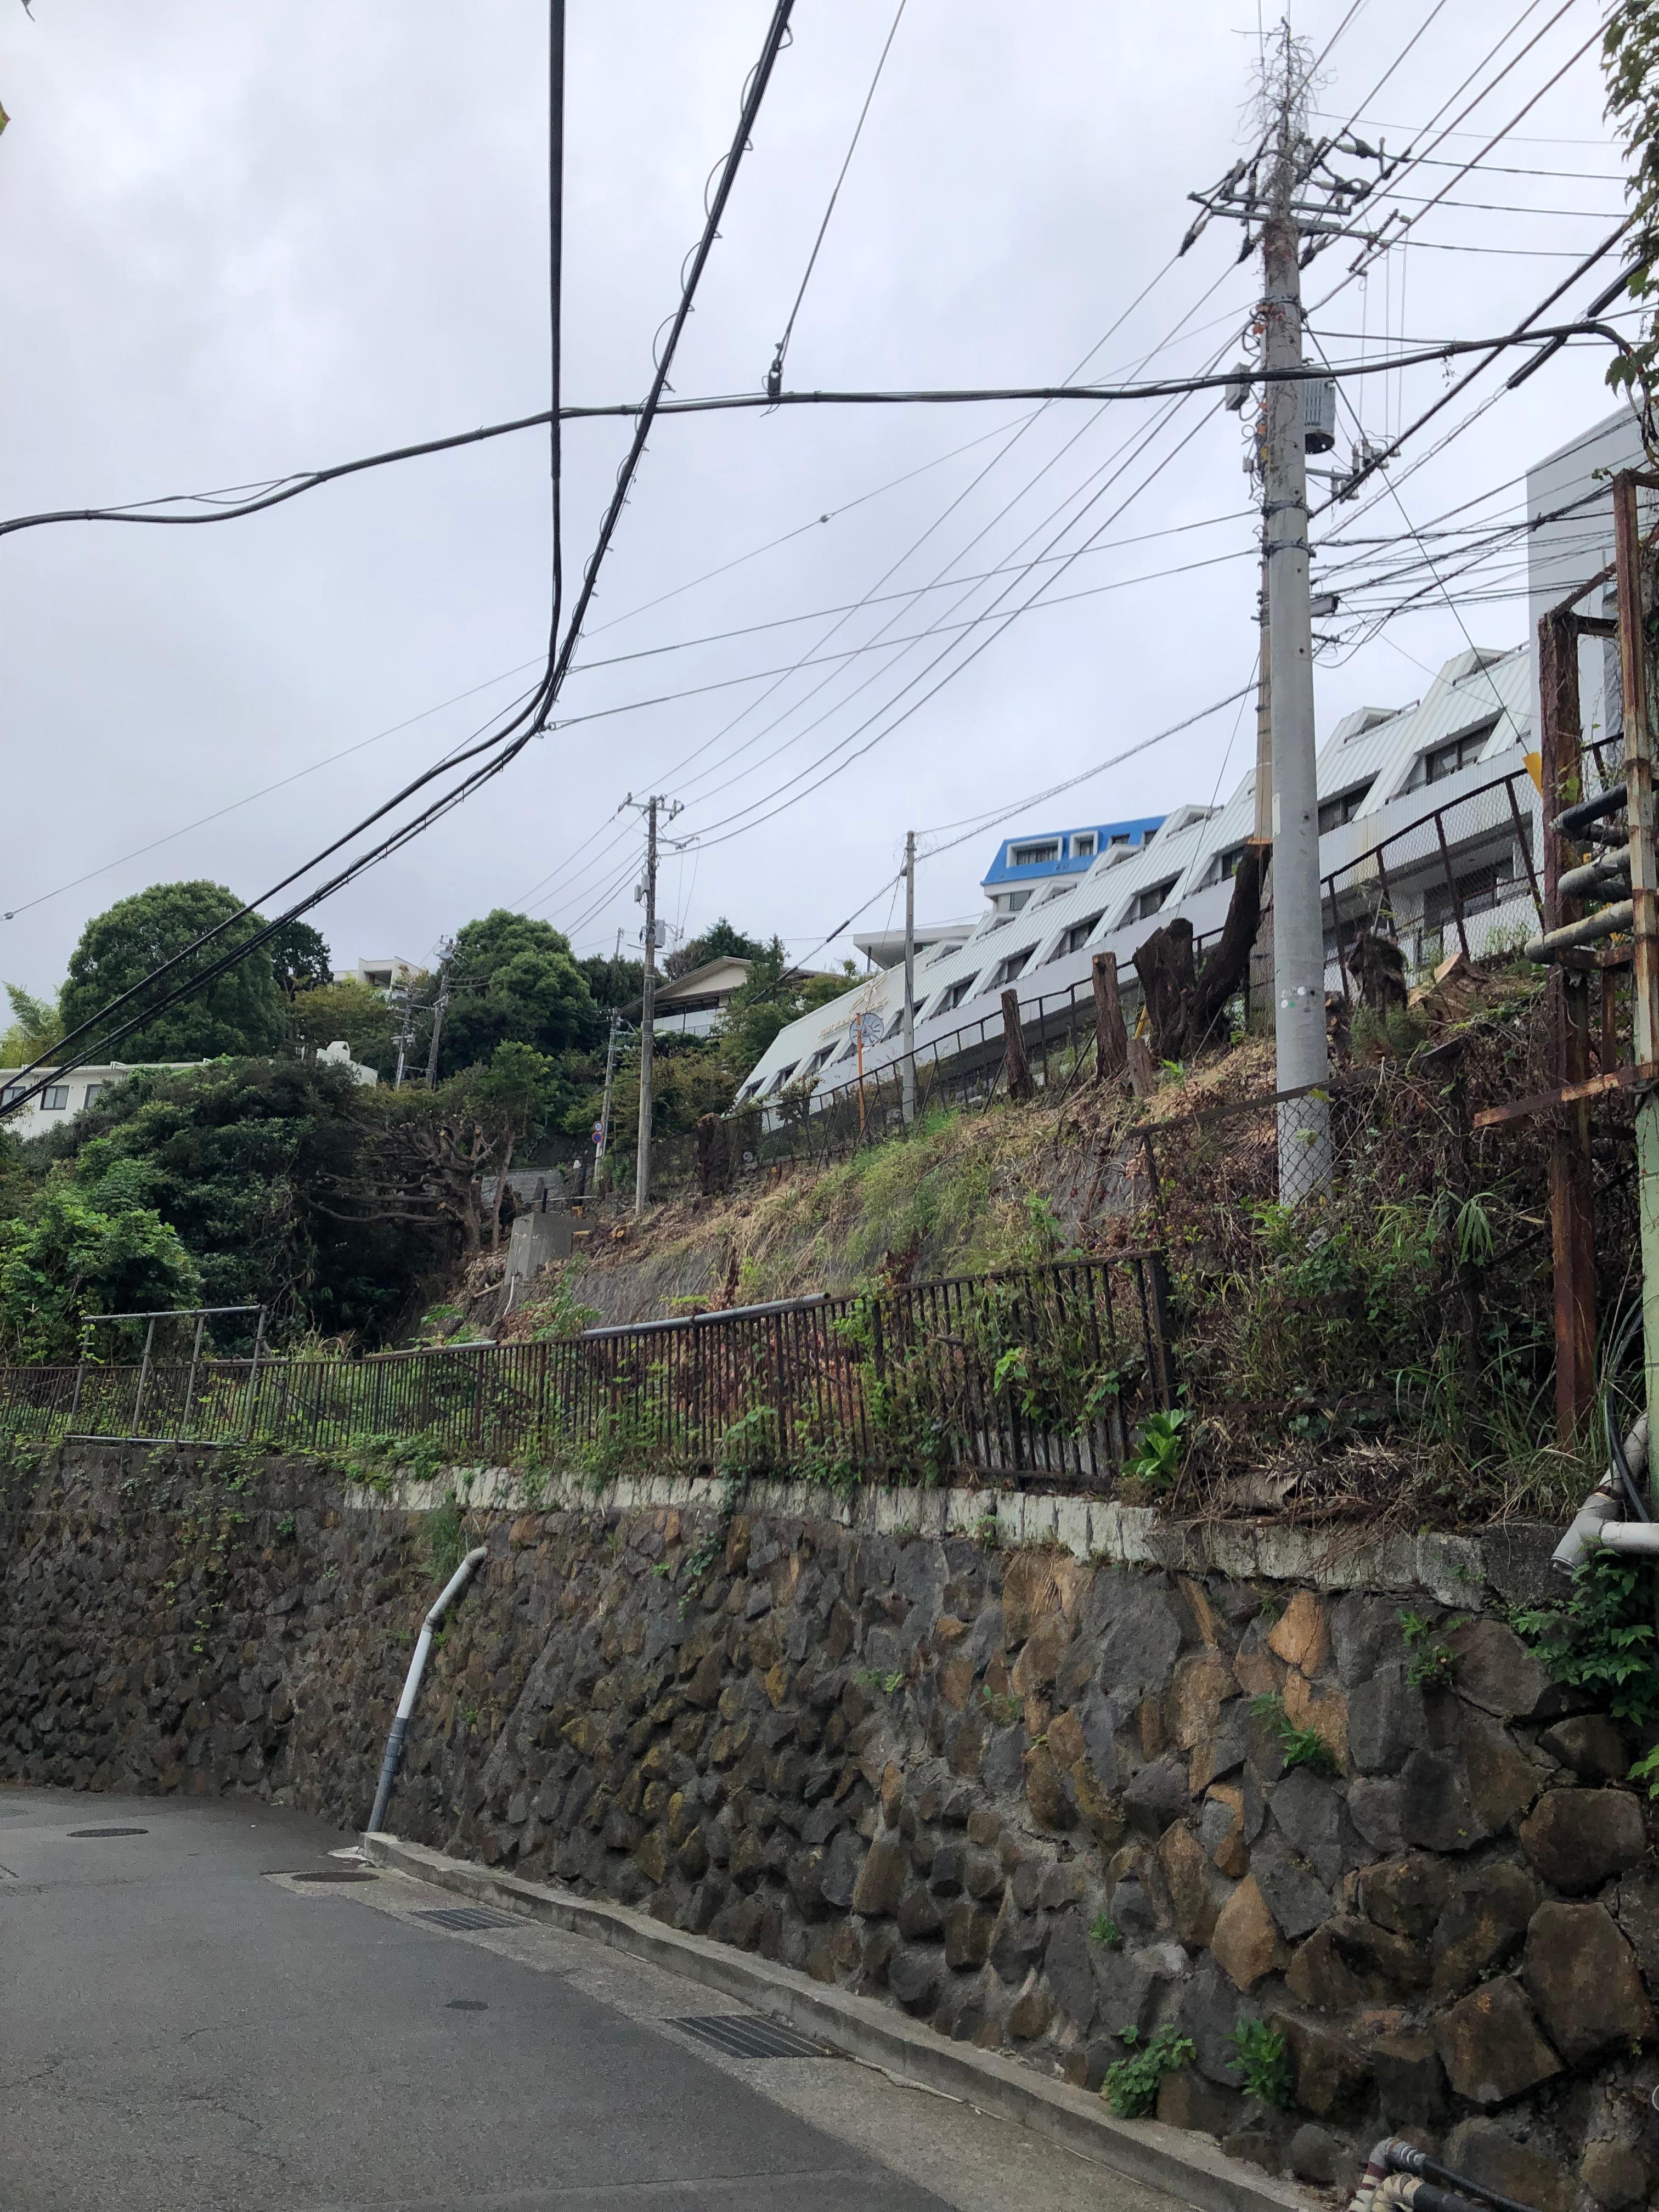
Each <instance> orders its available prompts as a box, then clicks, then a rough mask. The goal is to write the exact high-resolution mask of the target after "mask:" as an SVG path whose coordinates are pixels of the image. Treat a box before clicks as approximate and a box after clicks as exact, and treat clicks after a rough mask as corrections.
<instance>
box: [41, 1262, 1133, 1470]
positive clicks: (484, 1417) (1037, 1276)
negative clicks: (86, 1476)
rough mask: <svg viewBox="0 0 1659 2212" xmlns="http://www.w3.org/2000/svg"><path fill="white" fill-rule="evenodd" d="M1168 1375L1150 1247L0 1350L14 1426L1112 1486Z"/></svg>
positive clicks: (555, 1464)
mask: <svg viewBox="0 0 1659 2212" xmlns="http://www.w3.org/2000/svg"><path fill="white" fill-rule="evenodd" d="M1174 1387H1175V1383H1174V1375H1173V1361H1172V1350H1171V1345H1170V1328H1169V1322H1168V1316H1167V1301H1166V1297H1165V1292H1164V1269H1163V1260H1162V1255H1160V1254H1159V1253H1158V1252H1156V1251H1152V1250H1135V1251H1129V1252H1122V1253H1115V1254H1113V1255H1111V1256H1110V1257H1109V1258H1107V1259H1090V1260H1067V1261H1056V1262H1054V1263H1053V1264H1050V1265H1048V1266H1045V1267H1032V1268H1024V1269H1017V1270H1012V1271H1009V1272H1005V1273H997V1274H987V1275H977V1276H965V1277H958V1278H954V1279H949V1280H941V1281H938V1282H927V1283H918V1284H911V1285H905V1286H903V1287H902V1288H899V1289H896V1290H891V1291H883V1292H880V1293H879V1294H873V1295H863V1294H860V1295H851V1296H847V1297H813V1298H803V1299H793V1300H787V1301H785V1302H783V1303H781V1304H775V1305H766V1306H751V1307H746V1308H740V1309H737V1310H732V1311H729V1312H724V1313H708V1314H700V1315H696V1316H684V1317H679V1318H676V1319H673V1320H671V1321H653V1322H636V1323H633V1324H631V1325H623V1326H622V1327H618V1328H596V1329H589V1330H587V1331H586V1332H585V1333H584V1334H582V1335H580V1336H578V1337H572V1338H567V1339H563V1340H554V1341H548V1342H537V1341H514V1342H510V1343H507V1344H500V1345H477V1346H454V1347H446V1348H444V1349H442V1350H439V1351H432V1352H389V1353H380V1354H376V1355H374V1356H371V1357H370V1358H365V1359H361V1360H343V1359H319V1358H297V1359H296V1358H246V1359H213V1360H203V1361H200V1362H199V1363H197V1364H196V1366H195V1368H194V1370H191V1368H190V1367H188V1366H187V1365H186V1364H185V1363H183V1362H179V1363H177V1364H169V1363H156V1362H152V1363H151V1364H149V1366H148V1367H147V1368H146V1367H140V1366H136V1365H135V1366H111V1365H102V1364H96V1363H94V1362H92V1361H90V1360H88V1361H83V1362H82V1363H80V1364H76V1365H65V1366H61V1367H11V1368H0V1435H4V1436H9V1437H14V1438H18V1439H22V1438H36V1439H40V1440H43V1441H53V1440H56V1439H58V1438H62V1437H69V1436H74V1437H107V1438H112V1439H128V1440H132V1441H144V1442H153V1443H159V1442H174V1441H177V1442H200V1443H235V1442H246V1443H258V1445H259V1446H261V1447H262V1448H268V1449H274V1450H283V1451H295V1452H302V1453H305V1452H309V1453H319V1452H321V1453H331V1454H343V1455H352V1454H360V1455H364V1456H365V1457H367V1458H368V1459H369V1460H374V1458H375V1457H376V1455H377V1453H378V1455H379V1456H380V1457H381V1458H383V1459H388V1460H391V1461H392V1462H398V1461H401V1462H403V1463H404V1465H410V1464H415V1463H416V1460H417V1459H418V1460H419V1461H420V1462H424V1463H425V1464H427V1465H428V1466H429V1467H431V1468H436V1467H438V1466H440V1465H443V1464H455V1463H471V1464H478V1465H519V1466H521V1467H534V1468H542V1469H544V1470H546V1471H549V1472H553V1471H559V1472H571V1473H577V1474H580V1473H587V1474H592V1475H594V1476H596V1477H599V1476H603V1475H605V1474H614V1473H628V1472H646V1471H648V1470H650V1469H653V1468H664V1467H669V1468H684V1469H688V1470H695V1469H698V1468H704V1469H707V1468H719V1469H750V1470H755V1471H762V1470H775V1471H777V1472H780V1473H783V1474H801V1475H805V1476H811V1477H814V1478H816V1479H818V1480H826V1481H829V1482H830V1483H832V1484H846V1485H848V1486H850V1485H852V1484H854V1483H856V1482H858V1481H860V1480H864V1479H865V1478H866V1477H870V1476H873V1477H876V1478H878V1479H880V1478H884V1479H887V1480H915V1479H922V1480H950V1479H951V1477H952V1476H953V1475H955V1474H958V1473H964V1472H977V1473H980V1474H1036V1475H1040V1476H1042V1477H1044V1478H1047V1479H1048V1480H1062V1481H1066V1482H1068V1483H1070V1484H1073V1485H1075V1486H1082V1487H1085V1488H1097V1487H1103V1486H1105V1485H1106V1484H1107V1483H1108V1482H1109V1480H1110V1478H1111V1475H1112V1473H1113V1471H1114V1470H1115V1469H1116V1468H1121V1466H1122V1465H1123V1463H1124V1462H1125V1460H1126V1458H1127V1456H1128V1455H1130V1454H1131V1452H1132V1451H1133V1439H1134V1436H1135V1432H1136V1430H1137V1427H1138V1425H1139V1423H1140V1422H1142V1421H1144V1420H1145V1419H1146V1417H1147V1416H1148V1415H1149V1414H1151V1413H1155V1412H1157V1411H1158V1410H1159V1409H1160V1408H1167V1407H1169V1406H1170V1404H1171V1403H1172V1401H1173V1394H1174ZM413 1445H418V1446H419V1447H420V1451H419V1453H418V1455H412V1454H411V1452H410V1449H409V1447H410V1446H413ZM387 1447H392V1448H393V1449H386V1448H387Z"/></svg>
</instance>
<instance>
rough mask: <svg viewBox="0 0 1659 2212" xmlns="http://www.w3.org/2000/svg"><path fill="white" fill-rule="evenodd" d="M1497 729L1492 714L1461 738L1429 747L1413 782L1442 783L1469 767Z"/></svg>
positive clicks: (1495, 719) (1450, 739) (1496, 723)
mask: <svg viewBox="0 0 1659 2212" xmlns="http://www.w3.org/2000/svg"><path fill="white" fill-rule="evenodd" d="M1497 727H1498V717H1497V715H1496V714H1493V715H1492V716H1491V717H1490V719H1489V720H1486V721H1484V722H1480V723H1478V724H1477V725H1476V726H1475V727H1474V729H1472V730H1465V731H1464V732H1463V733H1462V736H1461V737H1456V738H1447V740H1446V742H1445V744H1443V745H1431V747H1430V749H1429V750H1428V751H1427V752H1425V754H1424V756H1423V761H1422V773H1421V775H1420V777H1417V778H1413V781H1420V782H1423V783H1443V782H1444V781H1445V780H1446V778H1447V777H1448V776H1449V775H1456V774H1457V771H1458V770H1459V769H1462V768H1468V767H1469V766H1470V764H1471V763H1473V762H1474V761H1478V760H1479V759H1480V756H1481V754H1482V753H1483V752H1485V750H1486V740H1487V739H1488V738H1490V737H1491V735H1492V732H1493V731H1494V730H1495V729H1496V728H1497Z"/></svg>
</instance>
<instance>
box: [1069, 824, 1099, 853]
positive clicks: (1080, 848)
mask: <svg viewBox="0 0 1659 2212" xmlns="http://www.w3.org/2000/svg"><path fill="white" fill-rule="evenodd" d="M1095 842H1096V840H1095V833H1094V831H1093V830H1092V829H1079V830H1075V831H1074V832H1073V836H1072V858H1073V860H1093V858H1094V857H1095Z"/></svg>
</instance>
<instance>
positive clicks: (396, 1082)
mask: <svg viewBox="0 0 1659 2212" xmlns="http://www.w3.org/2000/svg"><path fill="white" fill-rule="evenodd" d="M403 1000H404V1018H403V1020H402V1021H401V1022H400V1023H399V1024H398V1072H397V1073H396V1074H395V1075H394V1076H393V1077H392V1089H393V1090H394V1091H401V1090H402V1089H403V1087H404V1067H405V1066H407V1064H408V1060H409V1048H410V1045H411V1044H413V1043H414V1042H415V1008H414V1006H413V1005H412V1004H411V1003H410V996H409V985H408V984H407V983H404V986H403Z"/></svg>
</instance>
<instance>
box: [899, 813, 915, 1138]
mask: <svg viewBox="0 0 1659 2212" xmlns="http://www.w3.org/2000/svg"><path fill="white" fill-rule="evenodd" d="M902 1085H903V1088H902V1103H903V1111H904V1126H905V1127H906V1128H907V1129H908V1127H909V1126H910V1124H911V1123H912V1122H913V1121H915V1118H916V833H915V830H914V829H907V830H906V831H905V833H904V1068H903V1074H902Z"/></svg>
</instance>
